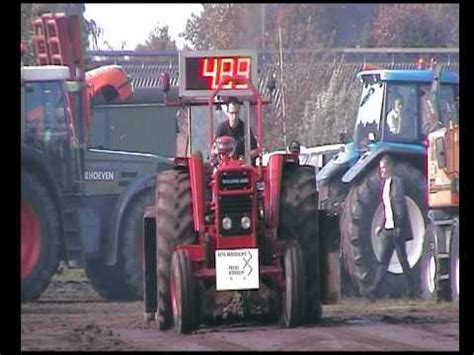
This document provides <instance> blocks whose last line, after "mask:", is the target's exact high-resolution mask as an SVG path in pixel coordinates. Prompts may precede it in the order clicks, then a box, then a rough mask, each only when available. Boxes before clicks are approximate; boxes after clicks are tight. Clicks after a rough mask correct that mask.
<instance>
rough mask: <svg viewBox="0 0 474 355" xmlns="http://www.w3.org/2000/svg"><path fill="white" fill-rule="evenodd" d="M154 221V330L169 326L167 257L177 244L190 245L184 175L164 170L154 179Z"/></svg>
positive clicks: (191, 236) (190, 222)
mask: <svg viewBox="0 0 474 355" xmlns="http://www.w3.org/2000/svg"><path fill="white" fill-rule="evenodd" d="M157 188H158V196H157V201H156V206H157V211H156V212H157V219H156V233H157V269H158V270H157V275H158V276H157V278H158V280H157V282H158V286H157V288H158V291H157V306H158V320H157V321H158V327H159V329H161V330H165V329H168V328H169V327H170V326H171V325H172V323H173V312H172V307H171V294H170V274H171V272H170V269H171V256H172V255H173V252H174V249H175V246H176V245H177V244H182V245H183V244H184V245H187V244H193V243H194V242H195V239H196V238H195V235H194V233H193V219H192V202H191V186H190V184H189V175H188V173H187V172H182V171H177V170H167V171H163V172H162V173H160V175H159V177H158V186H157Z"/></svg>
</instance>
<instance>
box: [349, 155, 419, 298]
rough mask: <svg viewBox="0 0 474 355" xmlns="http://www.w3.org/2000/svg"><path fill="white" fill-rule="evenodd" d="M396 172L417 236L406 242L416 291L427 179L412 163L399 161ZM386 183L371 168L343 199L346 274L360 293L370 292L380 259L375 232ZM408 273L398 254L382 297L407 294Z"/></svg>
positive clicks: (393, 258)
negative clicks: (402, 186) (401, 183)
mask: <svg viewBox="0 0 474 355" xmlns="http://www.w3.org/2000/svg"><path fill="white" fill-rule="evenodd" d="M394 169H395V174H397V175H398V176H399V177H400V178H401V179H402V181H403V183H404V187H405V195H406V196H405V199H406V201H407V209H408V211H407V212H408V213H407V214H408V216H409V218H410V223H411V228H412V231H413V236H414V239H413V240H411V241H408V242H407V243H406V250H407V256H408V262H409V264H410V267H411V268H412V275H413V276H414V283H415V285H414V286H415V291H416V293H418V292H419V290H417V287H418V286H419V284H420V280H419V276H420V260H421V255H422V250H423V239H424V238H423V237H424V235H425V225H426V220H425V216H426V187H425V185H426V179H425V178H424V177H423V174H422V173H421V172H420V171H419V170H417V169H416V168H414V167H413V166H411V165H409V164H406V163H400V162H396V163H395V166H394ZM382 187H383V182H382V180H381V178H380V175H379V172H378V169H376V168H374V169H372V170H371V171H369V172H368V173H367V174H366V175H365V176H364V177H363V178H362V179H361V180H359V181H358V182H357V183H356V184H354V186H352V188H351V190H350V192H349V194H348V196H347V197H346V200H345V202H344V213H346V217H345V218H344V219H341V224H340V230H341V238H342V243H343V246H342V252H343V257H342V259H343V262H344V267H345V269H346V271H347V273H348V274H349V275H350V276H351V278H352V279H353V280H354V283H356V284H357V286H358V288H359V292H360V293H361V294H367V292H368V291H369V287H370V286H371V285H372V283H373V278H374V276H375V270H376V268H377V265H378V264H379V262H380V240H379V237H378V236H377V235H376V233H375V229H376V227H377V226H379V225H380V224H381V221H382V218H383V204H382ZM405 288H406V287H405V276H404V275H403V270H402V267H401V264H400V262H399V261H398V257H397V255H396V253H394V254H393V256H392V259H391V261H390V264H389V267H388V272H387V273H386V275H385V277H384V280H383V282H382V285H381V287H380V293H379V294H378V295H377V296H379V297H393V298H396V297H402V296H404V295H405V294H406V290H405Z"/></svg>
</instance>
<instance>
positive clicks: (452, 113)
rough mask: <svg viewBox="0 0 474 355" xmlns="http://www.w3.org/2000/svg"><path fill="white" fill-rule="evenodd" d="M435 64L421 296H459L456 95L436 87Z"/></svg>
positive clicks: (437, 82)
mask: <svg viewBox="0 0 474 355" xmlns="http://www.w3.org/2000/svg"><path fill="white" fill-rule="evenodd" d="M439 77H440V68H436V75H435V76H434V80H433V87H432V93H431V95H430V98H431V100H430V101H431V107H432V110H431V111H430V112H428V115H429V120H430V121H431V122H433V123H434V124H433V126H432V128H431V131H430V133H429V135H428V155H427V160H428V177H427V183H428V207H429V208H430V210H429V212H428V221H429V224H428V228H427V234H426V236H425V241H424V250H423V259H422V265H421V266H422V274H421V291H422V297H423V298H426V299H436V300H454V301H457V300H458V299H459V113H458V107H459V106H458V105H459V101H458V100H459V97H458V96H454V97H453V96H451V95H446V92H445V91H443V90H440V87H439Z"/></svg>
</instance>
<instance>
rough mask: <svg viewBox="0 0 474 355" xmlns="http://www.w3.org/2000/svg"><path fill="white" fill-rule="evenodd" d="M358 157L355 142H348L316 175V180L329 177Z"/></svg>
mask: <svg viewBox="0 0 474 355" xmlns="http://www.w3.org/2000/svg"><path fill="white" fill-rule="evenodd" d="M358 158H359V152H358V151H357V149H356V146H355V144H354V143H353V142H352V143H348V144H346V145H344V147H343V149H342V150H341V151H340V152H339V153H337V154H336V155H335V156H334V158H332V159H331V160H330V161H329V162H328V163H327V164H326V165H324V167H323V168H322V169H321V170H320V171H319V172H318V174H317V175H316V181H318V182H319V181H323V180H326V179H329V178H331V177H332V176H333V175H334V174H335V173H336V172H338V171H340V170H341V169H344V168H345V167H349V166H350V165H352V164H353V163H354V162H355V161H356V160H357V159H358Z"/></svg>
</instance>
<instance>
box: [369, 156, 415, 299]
mask: <svg viewBox="0 0 474 355" xmlns="http://www.w3.org/2000/svg"><path fill="white" fill-rule="evenodd" d="M379 168H380V175H381V177H382V179H383V181H384V185H383V192H382V201H383V207H384V218H383V222H382V224H381V225H380V226H378V227H377V228H376V230H375V233H376V234H377V236H378V237H379V238H381V255H380V259H381V260H380V263H379V265H378V267H377V271H376V273H375V279H374V283H373V285H372V287H371V288H369V291H368V293H367V296H368V297H369V299H370V300H371V301H374V300H375V296H376V294H377V291H378V288H379V286H380V284H381V282H382V279H383V277H384V275H385V273H386V271H387V269H388V265H389V263H390V259H391V258H392V254H393V251H394V250H395V251H396V253H397V256H398V260H399V261H400V264H401V265H402V268H403V273H404V275H405V278H406V285H407V293H408V295H407V296H408V297H409V298H414V297H415V294H414V285H413V277H412V273H411V269H410V264H409V263H408V258H407V252H406V248H405V243H406V242H407V241H409V240H412V239H413V234H412V231H411V227H410V220H409V219H408V215H407V207H406V202H405V192H404V188H403V181H402V180H401V179H400V178H399V177H398V176H396V175H394V174H393V160H392V158H391V157H390V156H388V155H385V156H383V157H382V159H381V160H380V163H379Z"/></svg>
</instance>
